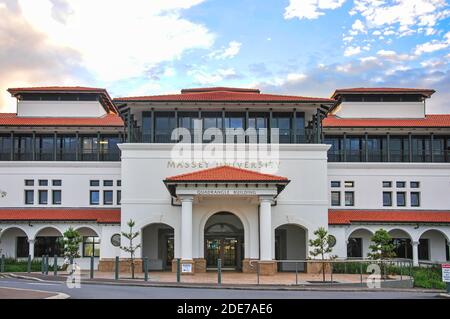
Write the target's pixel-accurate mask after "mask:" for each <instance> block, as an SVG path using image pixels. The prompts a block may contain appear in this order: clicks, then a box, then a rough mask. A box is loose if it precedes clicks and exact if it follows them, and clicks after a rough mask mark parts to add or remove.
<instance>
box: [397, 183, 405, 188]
mask: <svg viewBox="0 0 450 319" xmlns="http://www.w3.org/2000/svg"><path fill="white" fill-rule="evenodd" d="M396 185H397V187H398V188H405V187H406V182H397V183H396Z"/></svg>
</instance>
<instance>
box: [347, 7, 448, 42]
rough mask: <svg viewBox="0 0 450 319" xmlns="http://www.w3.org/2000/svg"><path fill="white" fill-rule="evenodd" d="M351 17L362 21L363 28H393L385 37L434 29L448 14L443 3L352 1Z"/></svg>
mask: <svg viewBox="0 0 450 319" xmlns="http://www.w3.org/2000/svg"><path fill="white" fill-rule="evenodd" d="M350 13H351V14H352V15H357V14H358V15H360V16H361V17H363V18H364V24H365V26H366V27H367V28H371V29H376V28H383V27H386V26H396V27H397V30H395V31H392V32H389V34H394V33H395V34H399V35H401V34H403V33H407V32H408V31H411V30H413V29H416V30H417V29H418V28H419V27H421V28H422V29H423V30H424V31H426V30H425V29H424V28H425V27H427V28H429V29H430V28H434V27H435V26H436V24H437V23H438V21H440V20H442V19H444V18H446V17H448V16H449V15H450V11H449V10H448V4H447V3H446V1H445V0H387V1H373V0H354V7H353V8H352V9H351V11H350ZM428 32H430V30H428Z"/></svg>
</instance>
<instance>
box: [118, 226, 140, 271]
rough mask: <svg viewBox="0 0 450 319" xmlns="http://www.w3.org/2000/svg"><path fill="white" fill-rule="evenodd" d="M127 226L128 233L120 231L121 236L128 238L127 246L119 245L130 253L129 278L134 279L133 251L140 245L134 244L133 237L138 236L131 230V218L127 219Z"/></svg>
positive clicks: (137, 233)
mask: <svg viewBox="0 0 450 319" xmlns="http://www.w3.org/2000/svg"><path fill="white" fill-rule="evenodd" d="M127 225H128V227H130V231H129V232H128V233H126V232H122V236H123V237H125V238H126V239H128V240H129V245H128V246H126V247H125V246H120V249H122V250H123V251H125V252H127V253H129V254H130V266H131V278H132V279H134V253H135V252H136V250H137V249H139V248H140V247H141V245H140V244H138V245H136V246H134V245H133V239H135V238H136V237H137V236H139V232H138V231H137V232H133V227H134V225H135V222H134V221H133V220H131V219H130V220H129V221H128V223H127Z"/></svg>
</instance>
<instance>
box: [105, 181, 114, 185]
mask: <svg viewBox="0 0 450 319" xmlns="http://www.w3.org/2000/svg"><path fill="white" fill-rule="evenodd" d="M103 186H113V181H112V180H104V181H103Z"/></svg>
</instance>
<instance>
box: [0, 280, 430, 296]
mask: <svg viewBox="0 0 450 319" xmlns="http://www.w3.org/2000/svg"><path fill="white" fill-rule="evenodd" d="M0 287H10V288H21V289H35V290H42V291H50V292H62V293H65V294H68V295H69V296H71V298H74V299H341V298H345V299H430V298H437V294H436V293H423V292H396V291H394V292H390V291H389V292H386V291H379V292H361V291H356V292H349V291H340V292H333V291H292V290H291V291H286V290H240V289H235V290H234V289H208V288H205V289H198V288H197V289H196V288H171V287H136V286H135V287H133V286H113V285H102V284H83V283H81V288H73V289H70V288H68V287H67V286H66V284H65V283H61V282H54V281H53V282H52V281H43V282H37V281H30V280H24V279H13V278H0Z"/></svg>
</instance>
